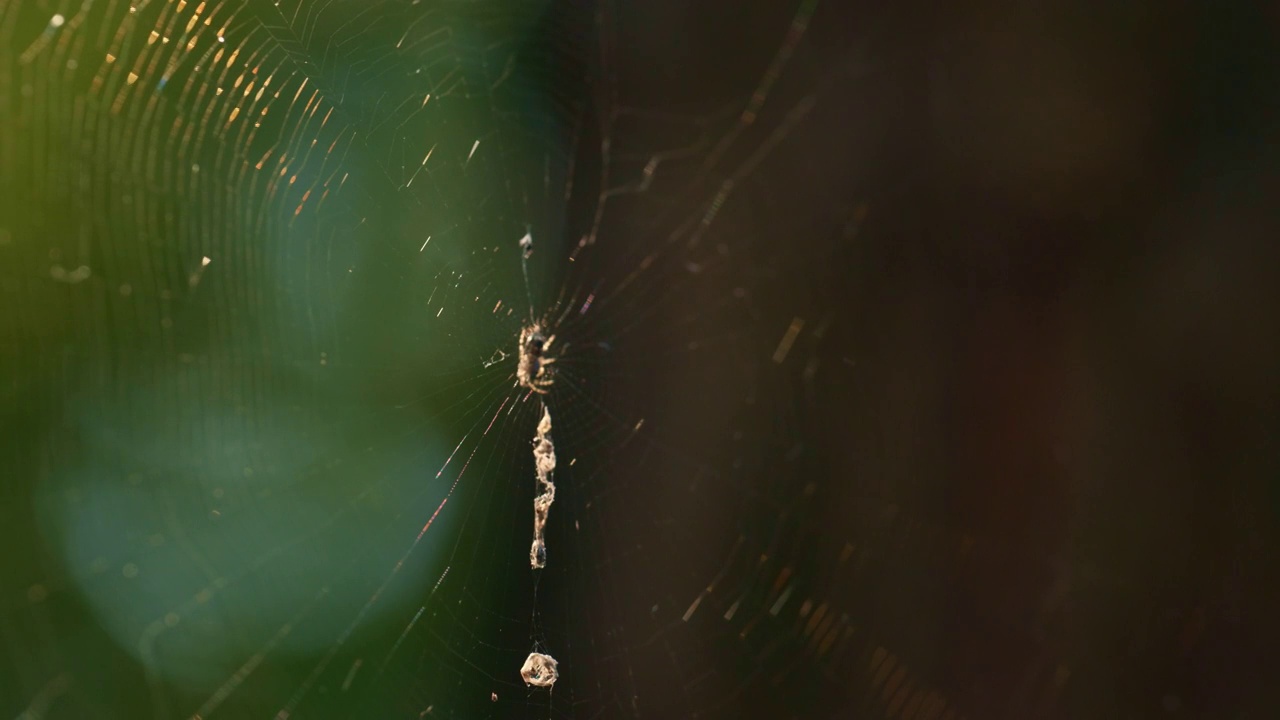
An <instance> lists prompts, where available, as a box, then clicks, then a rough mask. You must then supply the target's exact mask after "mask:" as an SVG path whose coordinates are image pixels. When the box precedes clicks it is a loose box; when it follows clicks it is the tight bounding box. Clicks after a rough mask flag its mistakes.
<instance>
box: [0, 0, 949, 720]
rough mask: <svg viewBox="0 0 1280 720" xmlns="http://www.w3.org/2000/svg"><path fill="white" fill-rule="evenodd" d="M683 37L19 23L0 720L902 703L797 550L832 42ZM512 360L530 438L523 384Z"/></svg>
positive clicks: (1, 163)
mask: <svg viewBox="0 0 1280 720" xmlns="http://www.w3.org/2000/svg"><path fill="white" fill-rule="evenodd" d="M678 6H679V4H661V3H659V4H654V5H652V6H649V7H646V8H643V9H641V8H638V7H633V6H632V4H630V3H610V2H602V3H599V4H595V5H590V6H587V5H577V4H573V3H569V4H566V6H565V7H557V6H556V5H555V4H553V3H548V2H532V3H530V2H519V3H517V2H460V1H458V2H419V1H418V0H414V1H412V2H408V1H393V0H380V1H378V2H364V1H360V2H356V1H355V0H328V1H326V2H299V1H297V0H281V1H280V2H237V1H235V0H225V1H222V2H217V1H209V2H184V1H182V0H176V1H172V2H160V1H158V0H155V1H152V2H146V1H139V2H133V3H128V2H123V1H121V0H92V1H77V2H52V1H51V2H43V1H34V0H33V1H30V2H20V3H7V4H5V5H4V6H3V8H0V47H3V48H5V50H4V51H3V52H0V178H3V180H2V183H3V185H2V187H3V190H4V194H5V196H6V201H5V202H6V204H5V206H4V207H5V216H4V217H3V219H2V221H0V254H3V257H4V259H3V268H2V269H0V280H2V281H3V283H4V286H3V288H2V290H3V293H4V296H5V297H6V298H9V299H10V300H12V301H13V302H14V307H15V308H16V310H15V311H14V312H12V313H6V314H5V316H4V318H3V320H2V322H3V323H4V327H3V338H4V340H3V342H4V347H6V348H8V349H9V350H12V351H14V352H6V353H5V355H6V356H7V358H8V359H6V360H4V361H3V363H4V364H3V365H0V367H2V368H3V369H4V371H5V373H4V374H5V377H11V378H15V380H14V381H13V382H12V383H10V384H8V385H7V386H6V387H5V390H4V393H5V398H4V399H5V404H6V406H8V407H13V408H22V409H23V410H21V411H18V410H14V411H13V412H12V413H11V415H10V416H9V417H8V418H6V426H7V428H8V429H9V437H10V438H11V439H12V440H13V442H12V443H11V445H10V449H8V450H6V456H7V460H6V463H7V464H8V463H9V462H10V461H11V464H12V466H13V467H17V468H19V470H20V477H22V478H24V479H25V480H26V482H24V483H20V484H19V486H18V488H17V489H15V490H12V492H14V493H15V498H14V502H13V503H6V505H7V506H9V507H13V508H30V507H34V508H35V509H36V513H35V517H34V519H32V518H28V517H26V514H25V510H24V511H23V512H22V514H21V515H20V516H19V515H15V516H14V517H12V518H9V519H8V520H9V522H8V525H9V527H10V530H9V532H10V533H11V535H10V537H13V538H22V539H25V540H27V541H29V543H30V545H32V546H33V549H32V551H31V552H30V553H29V554H27V555H25V556H23V557H22V558H21V559H19V560H18V561H17V564H16V566H15V569H14V570H13V571H12V572H13V574H12V575H11V577H13V578H16V579H18V580H19V581H18V582H15V583H14V587H15V588H16V589H15V590H13V591H12V592H10V591H9V590H8V589H6V595H5V599H4V613H5V617H6V630H5V635H4V644H5V646H6V648H7V650H8V651H9V656H10V658H11V661H12V663H13V671H12V672H11V673H6V675H7V676H8V678H9V679H8V680H6V682H7V683H8V687H4V688H3V690H4V691H3V692H2V693H0V697H4V698H6V700H5V701H4V702H2V703H0V710H4V711H5V712H8V713H9V715H10V716H12V715H15V714H18V715H19V716H20V717H24V718H40V717H86V716H93V717H156V718H170V717H200V718H210V717H276V718H281V719H283V718H297V717H428V716H430V717H485V716H499V717H506V716H519V717H530V716H532V717H625V716H646V717H686V716H695V715H696V716H717V715H720V714H725V715H735V716H741V715H742V713H744V712H747V711H748V710H744V708H746V709H754V710H755V711H760V712H763V711H764V710H766V709H772V710H776V711H779V712H780V711H781V709H782V708H786V709H787V710H788V711H789V712H790V714H791V715H803V714H806V713H807V712H809V710H807V709H806V708H808V709H812V708H816V707H820V706H822V705H823V703H824V702H826V700H827V699H829V698H831V697H834V696H839V695H840V694H841V693H843V692H845V689H844V688H843V683H845V682H847V678H848V677H854V678H857V679H858V681H859V682H864V684H866V686H867V687H871V683H873V682H874V683H875V689H873V690H868V691H867V692H868V694H867V695H865V699H864V700H863V702H865V703H867V704H869V705H876V706H877V707H881V706H883V707H887V706H889V705H891V704H892V702H894V701H895V699H896V698H897V694H896V693H897V689H896V688H897V685H898V684H900V683H901V682H902V677H901V676H900V675H901V673H899V676H895V677H896V678H897V679H896V680H894V682H893V687H894V689H893V690H892V691H881V690H880V689H879V685H880V684H881V683H884V682H885V678H883V677H882V678H880V679H879V680H878V681H877V680H874V677H873V674H872V672H871V670H876V669H878V668H880V667H882V666H884V665H883V659H884V658H883V656H884V650H883V648H880V649H879V650H878V652H879V653H880V654H879V655H876V654H875V652H873V651H874V650H875V647H876V643H875V642H874V641H873V640H871V639H869V638H868V637H866V636H865V635H863V634H860V633H859V632H857V631H856V628H855V626H854V624H853V623H852V622H851V621H850V618H849V617H848V616H847V615H844V614H838V613H836V612H835V611H834V610H832V611H830V612H828V609H827V608H828V603H827V602H826V601H825V600H824V599H823V597H824V595H823V593H824V592H828V593H831V592H837V591H838V590H839V588H840V587H845V586H846V585H847V581H848V578H847V576H846V575H845V574H843V573H845V572H846V570H841V568H848V567H851V563H852V562H856V561H857V556H856V554H854V553H853V552H852V549H851V547H850V546H849V545H847V544H846V543H845V542H844V540H843V539H841V540H840V541H839V542H832V541H831V539H830V538H827V539H821V538H814V537H805V536H802V535H800V534H798V532H797V527H798V525H797V523H798V518H800V517H802V516H803V515H804V514H805V513H807V512H811V511H812V509H813V507H814V505H813V504H814V484H813V483H812V482H804V481H803V478H804V477H805V476H806V474H809V473H814V472H815V466H814V464H813V453H812V450H810V449H808V447H807V444H806V443H807V442H809V441H808V440H807V435H806V432H807V430H806V421H805V420H804V408H805V407H806V406H809V405H811V404H813V403H815V402H817V401H818V400H817V398H816V397H815V390H814V387H815V385H814V383H815V378H819V377H822V375H820V373H830V372H835V373H837V374H838V373H841V372H844V370H842V366H841V359H840V358H839V357H838V356H837V357H835V358H834V359H832V358H830V357H828V356H827V355H824V354H823V353H822V352H821V351H822V348H823V343H824V337H825V336H826V334H827V333H828V332H829V330H830V328H831V327H832V322H833V318H835V317H837V316H838V313H839V309H838V308H836V307H834V306H832V305H831V304H830V302H829V301H827V300H824V297H823V296H822V294H821V293H822V287H821V286H822V283H823V282H826V280H825V279H824V277H825V276H824V275H823V274H822V273H821V272H820V271H821V269H822V268H823V267H824V265H826V264H828V263H831V262H833V260H834V259H838V258H843V257H844V256H843V255H841V253H843V252H845V250H844V249H845V248H848V247H849V246H850V244H851V243H852V238H854V237H855V236H856V234H857V232H858V230H859V228H860V227H861V224H862V222H863V221H864V220H865V219H866V216H867V204H866V198H865V193H850V191H849V190H848V188H849V187H850V182H848V178H851V177H855V176H856V175H857V171H856V170H855V169H853V166H852V163H853V161H854V160H855V159H856V157H855V156H856V153H855V152H854V151H853V148H854V147H855V143H854V142H853V141H852V140H851V139H850V137H851V136H852V135H853V134H856V132H857V131H858V128H857V127H856V124H851V123H853V120H852V116H851V115H850V114H849V112H848V110H847V107H846V106H845V105H843V104H840V103H838V102H833V101H834V100H837V99H838V98H840V97H841V95H842V94H843V93H847V92H849V91H850V88H854V87H856V82H858V81H859V78H860V76H861V74H862V72H863V68H862V67H861V66H860V65H859V64H858V62H857V55H856V53H855V51H854V49H853V47H852V46H851V45H850V43H849V41H850V40H851V38H852V37H853V35H851V33H850V32H849V30H848V28H849V27H853V26H854V25H855V24H854V23H853V22H851V21H850V19H849V18H848V17H840V16H839V14H836V13H834V11H833V10H829V9H828V8H827V7H826V5H821V4H819V3H818V2H816V1H814V0H804V1H803V2H798V3H779V4H777V7H769V8H753V9H750V10H743V9H742V8H739V7H738V6H737V5H735V4H722V5H721V6H715V5H714V4H712V3H702V4H695V6H696V7H694V8H693V9H685V10H678V9H676V8H677V7H678ZM825 12H831V13H832V14H831V15H830V16H829V17H828V16H825V15H824V13H825ZM845 14H846V15H850V14H851V13H845ZM737 15H743V16H744V17H742V18H741V19H742V21H743V22H742V25H743V27H744V28H745V29H744V30H743V31H742V32H741V33H740V34H733V33H727V32H725V31H723V30H722V29H721V30H716V31H712V30H710V29H709V28H717V27H721V26H722V25H723V24H724V23H725V22H726V21H729V20H732V19H734V18H735V17H736V16H737ZM824 18H825V20H824ZM862 20H866V19H865V18H860V21H862ZM867 22H869V20H868V21H867ZM682 24H683V25H686V26H688V27H691V28H694V30H691V31H690V32H691V34H693V35H694V36H695V37H696V38H697V40H698V41H699V42H701V41H705V42H707V43H713V45H709V46H706V47H698V48H697V50H698V52H701V53H705V54H707V55H708V56H713V57H714V58H716V60H715V61H714V62H710V63H705V64H706V66H707V68H714V69H707V68H701V66H694V65H691V64H688V62H687V61H689V60H690V59H691V58H692V57H693V54H692V50H691V48H690V47H688V46H686V45H683V44H682V42H681V40H680V39H679V37H677V36H676V35H675V34H673V33H668V32H666V28H668V27H679V26H681V25H682ZM824 24H825V35H824V34H823V30H824V27H823V25H824ZM704 27H705V28H707V29H703V28H704ZM700 68H701V69H700ZM708 88H712V89H711V90H708ZM815 135H817V136H821V137H825V138H827V140H825V141H824V142H822V143H807V144H806V146H807V147H808V148H809V149H808V150H803V149H801V148H800V147H799V146H797V140H798V139H804V138H810V137H813V136H815ZM833 158H834V159H837V160H838V162H836V161H833ZM817 165H821V166H822V167H823V168H825V170H824V172H825V173H826V175H827V182H826V183H825V184H819V185H818V186H816V189H814V188H809V189H806V190H805V192H804V193H800V194H796V193H788V192H786V188H787V186H788V185H789V184H790V183H794V182H795V181H796V179H797V178H798V177H801V176H802V175H803V174H806V173H809V172H812V171H813V170H814V168H815V166H817ZM526 233H527V234H529V235H530V236H531V237H532V238H533V240H534V249H533V253H532V255H531V256H530V258H529V266H528V281H529V285H528V288H527V289H526V285H525V279H524V277H523V276H522V273H521V262H520V257H521V247H520V244H519V241H520V239H521V238H522V237H524V235H525V234H526ZM794 277H809V278H813V279H814V285H813V286H811V287H809V288H807V289H805V288H802V289H799V290H797V289H796V288H795V287H794V286H793V285H790V284H786V283H784V282H783V280H785V279H789V278H794ZM530 305H532V307H530ZM531 316H532V317H534V318H536V319H538V320H539V321H541V322H542V323H543V324H544V325H545V327H546V329H547V331H548V332H549V333H551V334H554V335H555V336H556V340H555V343H554V350H553V351H552V352H551V354H553V355H554V356H555V357H556V363H555V364H554V366H548V369H549V371H553V374H551V375H550V385H549V387H548V388H547V389H548V392H547V393H546V394H545V395H541V394H538V393H532V392H530V391H528V390H526V389H524V388H519V387H516V385H515V383H514V376H515V363H516V361H517V355H518V353H517V352H516V348H515V342H516V338H518V337H519V333H520V330H521V328H522V327H523V325H524V324H525V323H527V322H528V321H529V318H530V317H531ZM845 360H846V361H847V358H846V359H845ZM695 394H696V395H697V396H698V402H697V403H691V402H689V398H690V397H693V396H694V395H695ZM544 405H545V406H546V407H547V408H548V409H549V411H550V413H551V414H552V416H553V417H554V423H555V431H554V436H555V442H556V452H557V456H558V458H559V461H558V465H557V467H556V471H555V472H556V482H557V486H558V495H557V500H556V503H555V505H554V507H553V508H552V509H551V513H550V519H549V522H548V525H547V557H548V560H547V567H546V569H544V570H541V571H530V570H529V568H528V547H529V542H530V538H531V534H532V522H531V521H532V517H531V516H532V512H531V509H532V508H531V503H532V500H533V497H534V495H535V494H536V492H537V487H536V484H535V474H534V470H533V456H532V440H533V437H534V432H535V427H536V425H537V421H538V419H539V418H540V417H541V415H542V412H543V407H544ZM33 539H34V540H33ZM820 541H821V542H823V543H826V544H827V545H830V550H831V551H830V552H829V553H823V552H817V551H816V550H817V548H815V547H814V543H817V542H820ZM824 547H825V546H824ZM851 557H852V560H851ZM806 558H809V559H807V560H806ZM815 563H816V564H817V565H814V566H813V567H810V565H813V564H815ZM818 565H820V566H821V567H818ZM824 568H825V569H824ZM828 571H829V572H830V574H831V576H832V577H833V578H834V580H832V583H834V585H833V586H832V587H835V588H836V589H834V590H833V589H831V588H830V587H826V588H825V589H824V584H823V582H820V581H819V580H817V578H818V577H820V576H821V575H822V573H823V572H828ZM798 578H804V579H805V580H804V582H800V581H799V580H798ZM531 652H542V653H546V654H548V655H551V656H553V657H554V658H555V659H556V660H557V661H558V663H559V671H560V678H559V681H558V682H557V683H556V685H555V686H554V687H553V688H552V689H550V690H546V689H540V688H528V687H526V686H525V685H524V684H523V683H522V682H521V678H520V675H519V670H520V667H521V665H522V663H523V661H524V658H525V657H526V656H527V655H528V654H529V653H531ZM890 664H892V663H890ZM868 668H870V670H869V669H868ZM850 673H852V675H850ZM886 674H887V673H886ZM864 676H866V677H865V678H864ZM881 694H883V695H884V698H883V700H878V699H876V698H879V697H880V696H881ZM765 698H772V699H771V700H768V701H767V702H766V700H765ZM897 702H898V703H899V704H900V705H901V704H903V703H904V702H907V700H906V699H905V696H904V699H902V700H897ZM911 702H914V704H915V706H916V707H917V708H921V707H925V708H935V709H937V710H938V711H939V713H940V712H941V711H942V709H943V708H944V704H940V703H941V700H940V699H938V698H937V697H935V696H934V695H928V696H925V695H923V694H918V695H916V696H914V699H913V700H911ZM762 703H763V704H762ZM768 703H776V705H771V704H768Z"/></svg>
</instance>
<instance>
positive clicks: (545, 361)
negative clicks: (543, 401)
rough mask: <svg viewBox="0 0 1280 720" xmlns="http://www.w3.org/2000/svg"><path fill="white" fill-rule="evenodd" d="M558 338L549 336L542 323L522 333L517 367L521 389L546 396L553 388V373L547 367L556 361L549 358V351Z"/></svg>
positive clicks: (531, 326) (525, 328) (529, 326)
mask: <svg viewBox="0 0 1280 720" xmlns="http://www.w3.org/2000/svg"><path fill="white" fill-rule="evenodd" d="M555 340H556V336H555V335H551V336H549V337H548V336H547V335H546V334H545V333H544V332H543V330H542V325H541V324H540V323H533V324H532V325H526V326H525V327H524V329H523V330H521V331H520V362H519V364H518V365H517V366H516V384H517V385H520V386H521V387H526V388H529V389H530V390H532V391H534V392H536V393H540V394H542V395H546V394H547V392H548V390H547V388H549V387H551V373H550V372H549V371H548V370H547V366H548V365H550V364H552V363H554V362H555V361H556V359H555V358H553V357H547V356H546V352H547V350H550V349H551V343H553V342H555Z"/></svg>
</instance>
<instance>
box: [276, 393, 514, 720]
mask: <svg viewBox="0 0 1280 720" xmlns="http://www.w3.org/2000/svg"><path fill="white" fill-rule="evenodd" d="M509 399H510V395H508V396H506V397H504V398H503V401H502V404H501V405H499V406H498V409H497V410H495V411H494V412H493V416H492V418H490V420H489V425H488V426H486V427H485V430H484V433H482V435H488V433H489V430H490V429H491V428H492V427H493V423H494V420H496V419H497V417H498V415H499V414H500V413H501V412H502V408H503V407H505V406H506V404H507V400H509ZM470 435H471V433H469V432H468V433H466V434H465V435H463V436H462V439H461V440H459V441H458V444H457V445H456V446H455V447H454V448H453V452H451V453H449V457H448V459H446V460H445V461H444V464H443V465H441V466H440V470H439V471H437V472H436V475H435V477H436V478H439V477H440V476H441V475H443V474H444V471H445V469H446V468H448V467H449V464H450V463H451V462H453V458H454V456H455V455H457V453H458V450H459V449H460V448H461V447H462V445H463V443H465V442H466V441H467V438H468V437H470ZM479 448H480V443H479V442H477V443H476V444H475V446H473V447H472V448H471V453H470V454H469V455H468V456H467V460H466V462H465V463H463V465H462V469H461V470H459V471H458V476H457V477H456V478H454V480H453V484H452V485H450V486H449V492H447V493H445V496H444V499H443V500H441V501H440V504H439V505H437V506H436V509H435V511H434V512H432V513H431V517H430V518H428V519H427V522H426V523H425V524H424V525H423V526H422V529H421V530H419V531H418V535H417V537H415V538H414V539H413V542H412V543H410V545H409V548H408V549H407V550H405V551H404V554H403V555H401V556H400V559H399V560H398V561H396V564H395V567H394V568H392V570H391V572H390V573H388V574H387V577H386V579H385V580H383V581H382V584H381V585H379V586H378V589H377V590H375V591H374V592H373V595H371V596H370V597H369V600H368V601H366V602H365V604H364V606H363V607H361V608H360V610H359V612H357V613H356V616H355V618H354V619H353V620H352V621H351V623H350V624H348V625H347V627H346V629H344V630H343V631H342V634H341V635H339V636H338V639H337V640H336V641H335V642H334V644H333V645H332V646H331V647H330V648H329V651H328V652H327V653H325V655H324V657H323V658H322V659H321V660H320V662H319V663H318V664H317V665H316V667H315V668H314V669H313V670H312V671H311V674H310V675H308V676H307V679H306V680H305V681H303V683H302V685H301V686H300V687H299V688H298V691H297V692H295V693H294V694H293V696H292V697H290V698H289V701H288V702H287V703H285V705H284V707H282V708H281V709H280V710H279V712H277V713H276V720H287V718H289V716H290V715H292V714H293V711H294V709H296V708H297V706H298V703H300V702H302V698H304V697H306V694H307V693H308V692H310V690H311V686H312V685H314V684H315V682H316V680H317V679H319V677H320V675H321V674H323V673H324V671H325V670H326V669H327V668H328V666H329V663H330V662H332V661H333V658H334V656H336V655H337V654H338V651H339V650H341V649H342V646H343V645H345V644H346V641H347V639H348V638H349V637H350V636H351V633H352V632H353V631H354V630H355V629H356V628H357V627H358V626H359V625H360V622H361V621H362V620H364V617H365V615H366V614H368V612H369V610H370V609H372V608H373V606H374V605H375V604H377V602H378V599H379V598H380V597H381V596H382V593H383V592H384V591H385V590H386V589H387V586H388V585H390V584H391V581H392V580H393V579H395V577H396V575H397V574H398V573H399V572H400V569H401V568H402V567H403V566H404V562H405V560H407V559H408V558H409V555H410V554H412V553H413V551H414V549H416V548H417V547H418V543H419V542H421V541H422V538H423V536H424V535H426V534H427V530H429V529H430V528H431V524H432V523H434V522H435V520H436V517H437V516H439V515H440V511H441V510H443V509H444V506H445V504H447V503H448V502H449V498H451V497H452V496H453V491H454V490H456V489H457V487H458V482H459V481H461V480H462V476H463V475H465V474H466V472H467V468H468V467H469V466H470V465H471V460H472V458H474V457H475V455H476V450H478V449H479Z"/></svg>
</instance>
